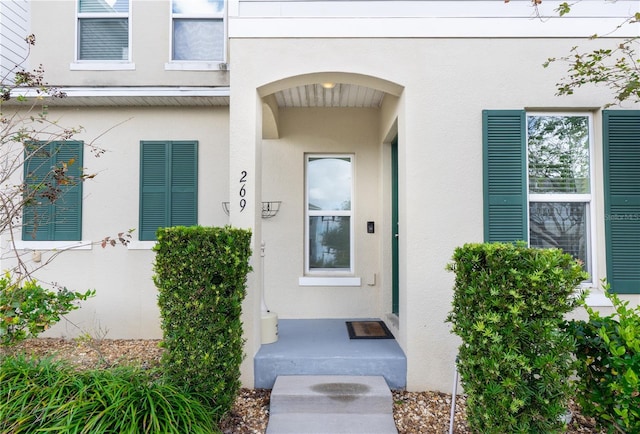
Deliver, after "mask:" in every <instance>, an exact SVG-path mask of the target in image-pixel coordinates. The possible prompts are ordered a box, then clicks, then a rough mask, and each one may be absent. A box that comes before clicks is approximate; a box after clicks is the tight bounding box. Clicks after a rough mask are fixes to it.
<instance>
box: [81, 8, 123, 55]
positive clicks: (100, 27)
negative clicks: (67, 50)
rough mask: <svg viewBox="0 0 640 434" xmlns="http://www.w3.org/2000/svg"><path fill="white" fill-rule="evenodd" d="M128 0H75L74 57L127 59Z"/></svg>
mask: <svg viewBox="0 0 640 434" xmlns="http://www.w3.org/2000/svg"><path fill="white" fill-rule="evenodd" d="M129 3H130V0H78V53H77V57H78V60H88V61H111V60H117V61H123V60H125V61H126V60H129V9H130V4H129Z"/></svg>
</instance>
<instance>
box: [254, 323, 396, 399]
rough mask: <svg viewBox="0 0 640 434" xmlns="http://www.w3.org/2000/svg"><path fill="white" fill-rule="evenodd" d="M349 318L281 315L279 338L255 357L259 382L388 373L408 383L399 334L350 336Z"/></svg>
mask: <svg viewBox="0 0 640 434" xmlns="http://www.w3.org/2000/svg"><path fill="white" fill-rule="evenodd" d="M348 320H349V319H281V320H279V322H278V340H277V341H276V342H274V343H271V344H267V345H262V346H261V347H260V350H259V351H258V353H257V354H256V356H255V357H254V359H253V361H254V374H255V376H254V378H255V382H254V387H255V388H257V389H271V388H273V384H274V382H275V380H276V378H277V377H278V376H280V375H363V376H378V375H381V376H384V378H385V380H387V384H389V387H390V388H391V389H404V388H405V387H406V386H407V358H406V356H405V354H404V352H403V351H402V349H401V348H400V345H398V342H397V341H396V340H395V339H349V333H348V331H347V326H346V321H348Z"/></svg>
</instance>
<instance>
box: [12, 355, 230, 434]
mask: <svg viewBox="0 0 640 434" xmlns="http://www.w3.org/2000/svg"><path fill="white" fill-rule="evenodd" d="M0 432H3V433H13V434H20V433H32V432H58V433H78V434H85V433H87V434H88V433H91V434H100V433H154V434H155V433H175V434H182V433H199V434H207V433H216V432H219V431H218V430H217V429H216V428H215V426H214V425H213V421H212V418H211V415H210V409H208V408H207V407H206V406H204V405H202V404H201V403H200V402H199V401H197V400H195V399H194V398H192V397H190V396H188V395H186V394H184V393H183V392H181V391H179V390H178V389H177V388H176V387H174V386H172V385H169V384H166V383H162V382H160V381H159V380H154V379H153V378H152V377H151V375H150V374H149V373H147V372H144V371H141V370H139V369H134V368H117V369H113V370H90V371H84V372H77V371H75V370H74V369H72V368H71V367H70V366H69V365H67V364H65V363H63V362H53V361H51V360H34V359H31V360H28V359H25V358H24V357H5V358H3V359H2V361H1V363H0Z"/></svg>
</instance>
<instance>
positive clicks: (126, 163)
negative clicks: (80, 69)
mask: <svg viewBox="0 0 640 434" xmlns="http://www.w3.org/2000/svg"><path fill="white" fill-rule="evenodd" d="M49 118H50V119H57V120H58V122H59V124H60V125H64V126H80V125H81V126H82V127H83V128H84V130H83V132H81V133H80V134H78V135H76V136H75V138H76V139H80V140H84V141H85V142H86V143H89V142H94V143H95V144H96V145H97V146H100V147H101V148H104V149H105V150H106V152H105V153H104V154H103V155H101V156H100V157H98V158H96V157H94V156H92V154H91V152H90V151H89V149H87V148H85V155H84V167H86V171H87V173H95V174H97V176H96V177H95V178H94V179H92V180H88V181H86V182H85V183H84V184H83V196H84V198H83V216H82V217H83V229H82V238H83V241H86V242H93V243H96V242H99V241H100V240H102V239H103V238H104V237H106V236H111V237H113V236H114V235H116V234H117V233H118V232H122V231H127V230H128V229H137V227H138V207H139V168H140V141H141V140H197V141H198V142H199V156H198V166H199V167H198V170H199V171H198V185H199V190H198V193H199V195H198V222H199V224H202V225H212V226H221V225H225V224H226V223H227V222H228V217H227V216H226V214H225V213H224V211H223V209H222V206H221V202H223V201H226V200H228V181H227V180H228V178H229V172H228V170H229V169H228V158H229V151H228V147H229V136H228V123H229V116H228V110H226V109H213V108H206V109H198V108H189V107H173V108H118V109H106V108H82V109H54V108H51V107H50V108H49ZM17 235H18V237H19V236H20V234H17ZM137 237H138V233H137V231H135V232H133V239H134V241H132V242H131V244H130V246H129V248H127V247H122V246H117V247H107V248H104V249H103V248H101V247H100V246H99V245H93V247H92V248H91V249H90V250H72V251H66V252H63V253H61V254H59V255H58V256H57V257H56V258H55V259H54V260H53V261H52V262H51V263H50V264H49V265H47V266H46V267H45V268H44V269H42V270H40V271H38V273H37V277H38V278H40V279H42V280H44V281H51V282H57V283H59V284H60V285H64V286H66V287H68V288H70V289H73V290H86V289H89V288H92V289H95V290H96V293H97V295H96V297H94V298H92V299H90V300H89V301H87V302H84V303H82V308H81V309H80V310H78V311H75V312H73V313H72V314H70V315H69V316H68V321H67V320H63V321H62V322H61V323H60V324H59V325H57V326H55V327H53V328H52V329H51V330H50V331H49V332H48V335H49V336H60V335H62V336H76V335H78V334H81V333H90V334H99V333H101V331H100V330H101V329H102V330H103V331H107V334H106V337H107V338H160V337H161V331H160V328H159V325H160V320H159V310H158V307H157V302H156V297H157V291H156V289H155V286H154V284H153V282H152V280H151V276H152V262H153V252H152V251H151V250H150V249H149V243H139V242H137V241H135V240H137ZM7 239H8V238H7V237H3V240H4V242H5V244H3V248H6V247H7V245H6V241H7ZM40 246H42V244H39V243H37V242H30V243H27V244H26V245H25V244H24V243H23V247H25V250H24V253H25V254H26V255H25V258H26V259H27V260H30V259H31V252H32V251H34V250H35V251H37V252H40V253H41V255H42V262H41V263H39V264H34V265H40V264H42V263H45V262H46V261H47V259H48V258H49V257H50V256H51V255H52V254H54V252H52V251H48V250H43V249H42V248H41V247H40ZM2 265H3V267H5V268H6V267H8V266H9V265H10V263H9V262H4V261H3V264H2Z"/></svg>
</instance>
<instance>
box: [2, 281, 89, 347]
mask: <svg viewBox="0 0 640 434" xmlns="http://www.w3.org/2000/svg"><path fill="white" fill-rule="evenodd" d="M93 295H95V291H91V290H90V291H87V292H85V293H80V292H72V291H69V290H68V289H66V288H62V289H60V290H58V291H56V292H54V291H50V290H47V289H44V288H42V287H41V286H40V285H38V284H37V283H36V282H34V281H31V280H28V281H25V282H14V281H13V280H12V279H11V276H10V275H9V274H8V273H7V274H5V276H4V277H3V278H0V346H8V345H13V344H16V343H17V342H20V341H21V340H24V339H26V338H28V337H35V336H37V335H39V334H40V333H42V332H43V331H45V330H47V329H48V328H49V327H51V326H52V325H53V324H55V323H57V322H58V321H60V318H61V317H62V316H63V315H66V314H67V313H69V312H71V311H72V310H75V309H78V305H77V304H76V303H77V302H78V301H81V300H86V299H88V298H89V297H92V296H93Z"/></svg>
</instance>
